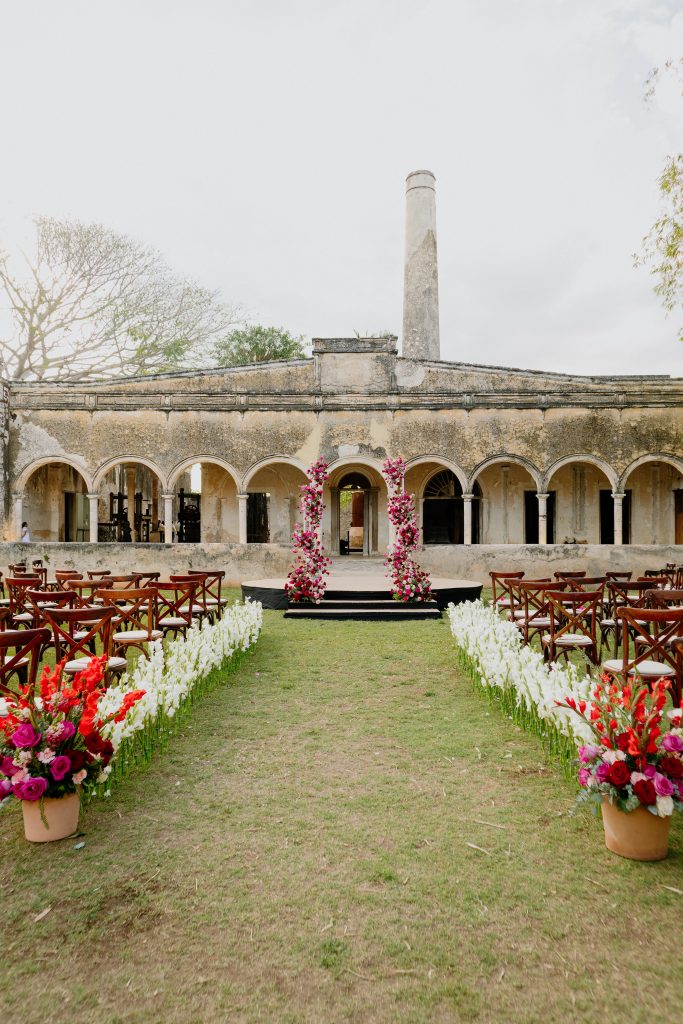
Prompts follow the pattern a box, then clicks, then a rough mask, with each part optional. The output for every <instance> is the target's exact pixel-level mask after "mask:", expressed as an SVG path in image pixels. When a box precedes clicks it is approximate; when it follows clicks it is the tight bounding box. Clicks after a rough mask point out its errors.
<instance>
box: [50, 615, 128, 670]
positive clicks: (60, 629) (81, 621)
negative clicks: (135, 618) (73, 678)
mask: <svg viewBox="0 0 683 1024" xmlns="http://www.w3.org/2000/svg"><path fill="white" fill-rule="evenodd" d="M42 615H43V618H44V620H45V622H46V624H47V625H48V626H50V628H51V629H52V633H53V637H54V644H55V655H56V660H57V661H62V660H63V659H66V660H67V661H73V660H74V659H75V658H76V657H77V656H78V655H79V654H83V655H85V656H86V657H88V658H90V657H92V651H91V650H90V646H91V645H92V644H94V645H95V647H97V643H98V641H99V643H100V645H101V648H102V650H101V653H102V654H106V655H107V657H111V620H112V619H113V618H114V615H115V611H114V609H113V608H112V607H111V605H108V606H104V607H101V608H43V611H42ZM76 634H78V635H76Z"/></svg>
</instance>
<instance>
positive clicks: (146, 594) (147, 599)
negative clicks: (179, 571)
mask: <svg viewBox="0 0 683 1024" xmlns="http://www.w3.org/2000/svg"><path fill="white" fill-rule="evenodd" d="M97 597H99V598H101V600H102V602H103V604H104V606H105V607H110V608H113V609H114V618H113V619H112V629H115V630H117V631H121V630H124V629H131V630H136V631H137V632H143V633H145V634H146V639H147V640H151V639H152V630H153V629H154V622H155V619H156V594H155V592H154V590H153V589H152V588H151V587H138V588H136V589H135V590H126V603H125V604H123V605H122V604H118V603H117V601H118V597H117V594H116V590H114V589H112V588H111V587H110V588H109V589H108V590H98V592H97Z"/></svg>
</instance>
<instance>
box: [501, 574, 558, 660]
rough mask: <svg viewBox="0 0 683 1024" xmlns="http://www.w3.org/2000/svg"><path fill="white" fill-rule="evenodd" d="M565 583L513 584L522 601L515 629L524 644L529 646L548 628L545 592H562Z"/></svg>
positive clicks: (524, 582) (536, 582) (533, 581)
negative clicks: (520, 613) (519, 632)
mask: <svg viewBox="0 0 683 1024" xmlns="http://www.w3.org/2000/svg"><path fill="white" fill-rule="evenodd" d="M566 586H567V584H566V583H559V584H558V583H557V582H556V581H555V580H549V579H548V580H519V582H518V583H516V584H515V587H514V589H515V592H518V593H519V596H520V598H521V601H522V615H521V616H520V617H519V618H518V619H517V621H516V625H517V628H518V629H519V630H520V631H521V633H522V637H523V639H524V643H526V644H530V643H531V642H532V640H533V639H534V637H536V636H540V635H542V634H543V633H544V632H545V630H547V629H549V628H550V615H549V612H548V599H547V598H546V590H550V589H552V590H563V589H564V588H565V587H566Z"/></svg>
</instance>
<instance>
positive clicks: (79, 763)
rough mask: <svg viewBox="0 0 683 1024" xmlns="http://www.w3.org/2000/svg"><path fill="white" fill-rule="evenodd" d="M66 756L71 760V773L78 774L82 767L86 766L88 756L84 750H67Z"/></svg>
mask: <svg viewBox="0 0 683 1024" xmlns="http://www.w3.org/2000/svg"><path fill="white" fill-rule="evenodd" d="M64 753H65V755H66V757H68V758H69V760H70V761H71V774H72V775H76V773H77V772H80V770H81V768H85V766H86V764H87V763H88V758H87V756H86V753H85V751H84V750H65V751H64Z"/></svg>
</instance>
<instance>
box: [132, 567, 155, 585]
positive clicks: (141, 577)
mask: <svg viewBox="0 0 683 1024" xmlns="http://www.w3.org/2000/svg"><path fill="white" fill-rule="evenodd" d="M134 572H135V575H136V576H137V578H138V586H139V587H148V586H149V585H150V583H154V582H155V581H156V580H159V579H161V573H160V572H137V571H135V570H134Z"/></svg>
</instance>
